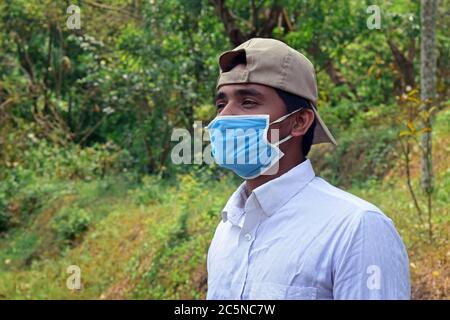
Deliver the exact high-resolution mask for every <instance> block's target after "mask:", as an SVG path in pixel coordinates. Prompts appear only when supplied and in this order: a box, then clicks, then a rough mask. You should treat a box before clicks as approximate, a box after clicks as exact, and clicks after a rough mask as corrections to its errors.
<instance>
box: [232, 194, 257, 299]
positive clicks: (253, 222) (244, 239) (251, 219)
mask: <svg viewBox="0 0 450 320" xmlns="http://www.w3.org/2000/svg"><path fill="white" fill-rule="evenodd" d="M253 197H254V195H251V196H250V198H249V200H248V201H247V204H246V206H245V209H244V210H245V220H244V224H243V226H242V228H241V231H240V233H239V238H238V250H239V251H240V254H239V256H240V257H242V261H241V263H240V270H239V272H238V274H239V275H240V279H239V281H238V283H239V286H238V287H237V288H236V290H237V292H236V297H237V298H238V299H242V298H243V297H242V295H243V293H244V290H245V285H246V282H247V277H248V271H249V267H250V263H251V261H250V258H249V257H250V253H251V250H252V247H253V243H254V241H255V236H256V230H257V228H258V226H259V223H260V220H261V215H260V208H259V206H258V205H256V203H255V202H256V201H255V199H254V198H253Z"/></svg>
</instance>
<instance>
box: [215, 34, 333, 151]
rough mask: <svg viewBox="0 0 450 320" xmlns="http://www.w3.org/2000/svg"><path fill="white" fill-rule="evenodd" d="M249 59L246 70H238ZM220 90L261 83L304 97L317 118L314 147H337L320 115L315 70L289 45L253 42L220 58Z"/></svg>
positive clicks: (265, 40)
mask: <svg viewBox="0 0 450 320" xmlns="http://www.w3.org/2000/svg"><path fill="white" fill-rule="evenodd" d="M244 55H245V60H244V61H246V63H245V66H244V67H241V66H239V67H234V66H235V65H236V59H238V58H242V57H243V56H244ZM219 66H220V75H219V79H218V80H217V86H216V88H217V89H218V88H219V87H220V86H222V85H225V84H236V83H258V84H263V85H267V86H270V87H272V88H277V89H281V90H284V91H287V92H289V93H292V94H295V95H298V96H301V97H303V98H306V99H308V100H309V101H311V102H312V105H313V106H312V110H313V111H314V114H315V117H316V128H315V131H314V138H313V142H312V143H313V144H317V143H323V142H328V143H333V144H335V145H336V144H337V143H336V140H335V139H334V137H333V135H332V134H331V133H330V131H329V130H328V128H327V126H326V125H325V123H324V122H323V121H322V119H321V118H320V115H319V112H318V111H317V82H316V73H315V71H314V66H313V64H312V63H311V61H309V60H308V59H307V58H306V57H305V56H304V55H303V54H301V53H300V52H298V51H297V50H294V49H292V48H291V47H289V46H288V45H287V44H285V43H283V42H281V41H279V40H275V39H268V38H253V39H250V40H247V41H246V42H244V43H242V44H241V45H239V46H238V47H236V48H234V49H233V50H229V51H226V52H224V53H222V54H221V55H220V57H219Z"/></svg>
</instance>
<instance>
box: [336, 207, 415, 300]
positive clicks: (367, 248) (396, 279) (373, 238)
mask: <svg viewBox="0 0 450 320" xmlns="http://www.w3.org/2000/svg"><path fill="white" fill-rule="evenodd" d="M356 220H357V221H356V222H355V226H354V227H353V231H352V232H351V236H350V240H348V245H347V246H346V247H345V249H344V250H343V253H342V255H341V257H340V258H338V259H339V260H338V261H337V263H336V265H337V266H336V268H334V272H333V275H334V277H333V296H334V299H364V300H375V299H410V293H411V289H410V276H409V259H408V255H407V252H406V249H405V246H404V245H403V242H402V240H401V238H400V236H399V234H398V233H397V231H396V229H395V227H394V224H393V223H392V220H391V219H389V218H388V217H386V216H385V215H384V214H382V213H381V212H376V211H365V212H363V213H362V214H361V215H359V216H358V218H357V219H356Z"/></svg>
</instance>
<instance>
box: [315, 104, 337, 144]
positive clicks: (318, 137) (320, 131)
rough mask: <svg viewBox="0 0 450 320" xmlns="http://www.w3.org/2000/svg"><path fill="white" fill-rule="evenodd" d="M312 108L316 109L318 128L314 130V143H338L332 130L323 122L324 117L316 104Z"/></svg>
mask: <svg viewBox="0 0 450 320" xmlns="http://www.w3.org/2000/svg"><path fill="white" fill-rule="evenodd" d="M312 109H313V111H314V116H315V117H316V128H315V130H314V137H313V141H312V144H318V143H332V144H334V145H337V142H336V140H335V139H334V137H333V135H332V134H331V132H330V130H328V128H327V126H326V125H325V123H324V122H323V120H322V118H321V117H320V115H319V112H318V111H317V109H316V107H315V106H314V105H313V106H312Z"/></svg>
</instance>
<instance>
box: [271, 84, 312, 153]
mask: <svg viewBox="0 0 450 320" xmlns="http://www.w3.org/2000/svg"><path fill="white" fill-rule="evenodd" d="M274 89H275V91H276V92H277V94H278V96H279V97H280V98H281V100H283V102H284V104H285V105H286V109H287V113H288V114H289V113H291V112H294V111H295V110H297V109H300V108H304V109H311V108H312V107H311V104H310V102H309V101H308V100H307V99H305V98H303V97H300V96H297V95H295V94H292V93H289V92H286V91H284V90H281V89H277V88H274ZM315 127H316V119H314V121H313V123H312V124H311V126H310V127H309V128H308V130H307V131H306V133H305V135H304V136H303V141H302V152H303V156H305V157H306V156H307V155H308V153H309V151H310V150H311V145H312V141H313V137H314V129H315Z"/></svg>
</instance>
